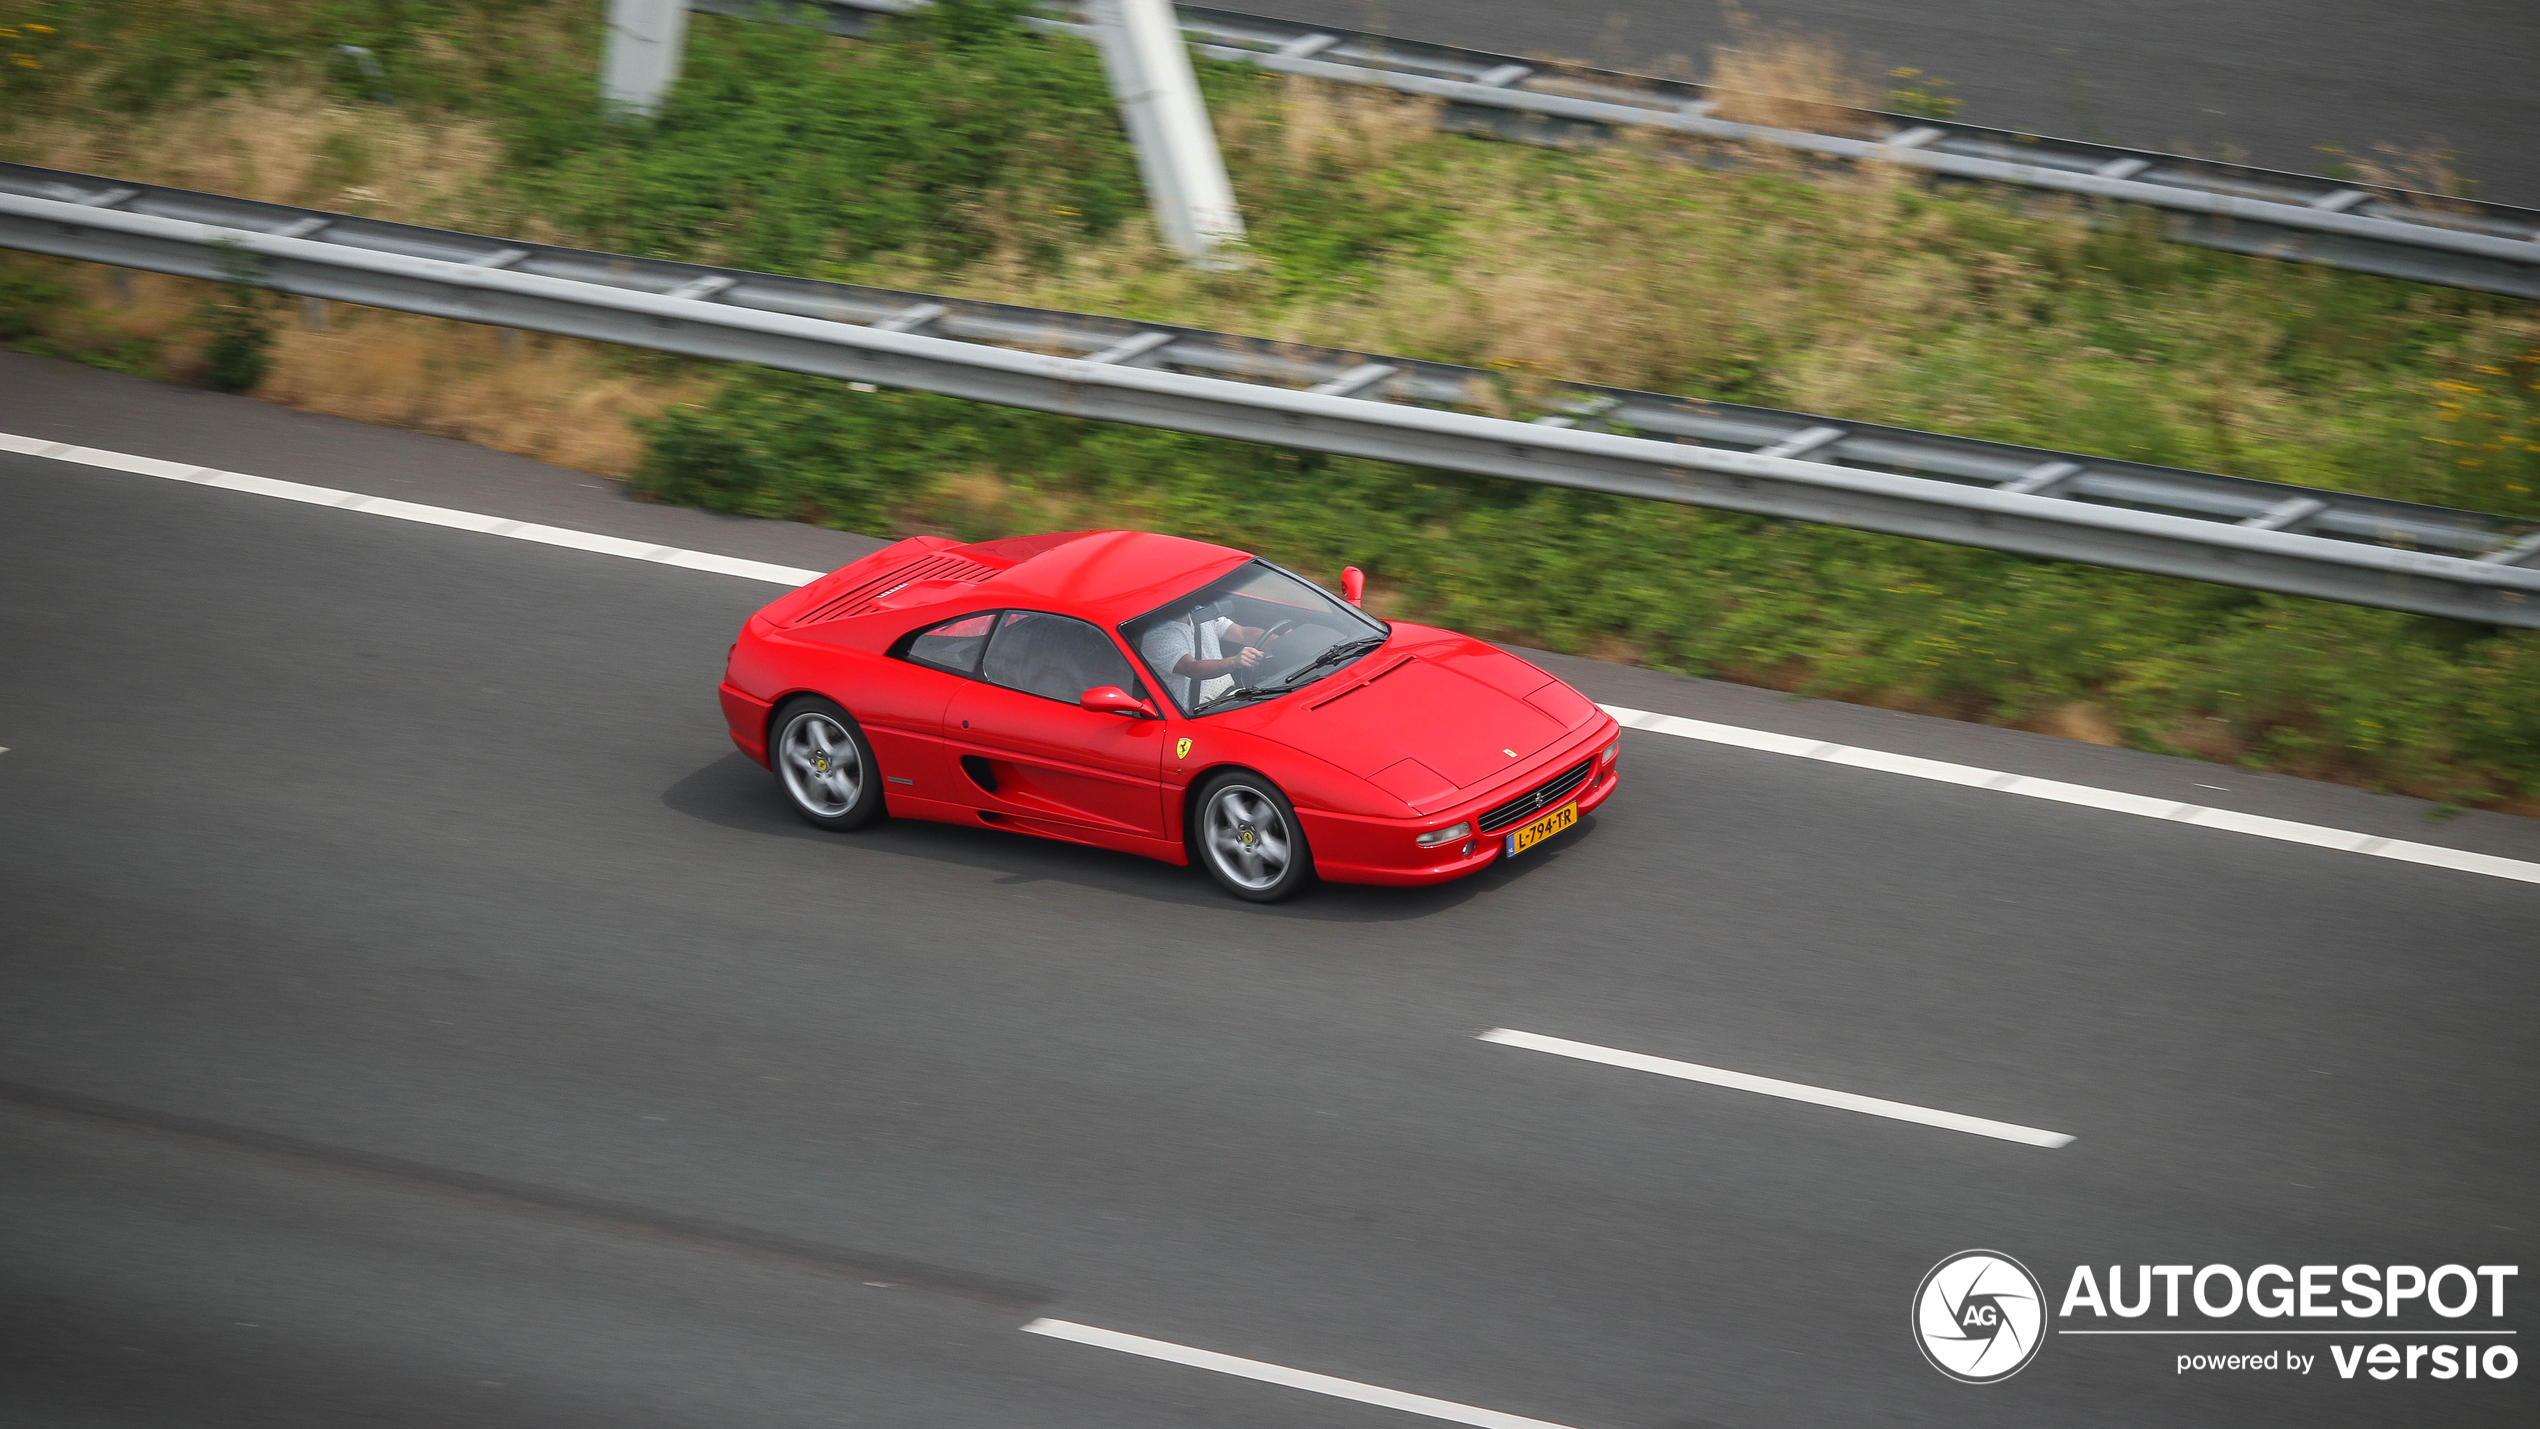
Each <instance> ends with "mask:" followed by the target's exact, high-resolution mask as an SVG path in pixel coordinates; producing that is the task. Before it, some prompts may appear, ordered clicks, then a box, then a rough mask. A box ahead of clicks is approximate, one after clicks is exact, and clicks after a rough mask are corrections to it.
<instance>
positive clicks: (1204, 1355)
mask: <svg viewBox="0 0 2540 1429" xmlns="http://www.w3.org/2000/svg"><path fill="white" fill-rule="evenodd" d="M1023 1333H1025V1334H1027V1335H1048V1336H1050V1337H1051V1338H1053V1339H1060V1340H1074V1341H1075V1342H1076V1343H1078V1344H1080V1345H1097V1346H1100V1347H1101V1348H1103V1349H1106V1350H1118V1351H1120V1352H1121V1353H1122V1354H1131V1355H1144V1356H1146V1357H1147V1358H1148V1359H1151V1360H1170V1361H1172V1362H1173V1363H1174V1364H1182V1365H1189V1366H1191V1367H1192V1368H1194V1369H1209V1370H1215V1371H1217V1372H1218V1373H1219V1374H1232V1375H1240V1376H1242V1377H1243V1378H1245V1379H1257V1380H1260V1381H1262V1382H1263V1383H1265V1384H1284V1385H1286V1386H1287V1387H1288V1388H1290V1389H1307V1390H1312V1391H1313V1392H1314V1393H1316V1394H1328V1395H1330V1396H1332V1397H1333V1398H1335V1399H1355V1400H1357V1401H1358V1402H1359V1403H1361V1404H1378V1405H1382V1406H1384V1407H1385V1408H1387V1409H1399V1410H1402V1411H1403V1412H1404V1413H1406V1414H1425V1415H1427V1416H1428V1417H1430V1418H1431V1419H1444V1420H1446V1421H1447V1422H1449V1423H1451V1424H1475V1425H1479V1426H1481V1429H1564V1426H1562V1425H1559V1424H1554V1423H1552V1422H1550V1421H1549V1420H1543V1419H1528V1418H1526V1417H1525V1416H1524V1415H1522V1414H1502V1413H1500V1412H1499V1411H1498V1410H1496V1409H1476V1408H1474V1407H1473V1406H1471V1405H1469V1404H1456V1403H1453V1402H1452V1401H1449V1400H1444V1399H1431V1398H1429V1397H1428V1396H1427V1395H1425V1394H1405V1393H1403V1392H1402V1391H1401V1390H1398V1389H1380V1388H1378V1387H1376V1386H1375V1385H1372V1384H1360V1383H1358V1382H1357V1381H1356V1380H1348V1379H1334V1378H1332V1377H1331V1376H1330V1375H1328V1374H1314V1373H1312V1372H1310V1371H1307V1370H1301V1369H1289V1368H1288V1367H1287V1366H1285V1365H1275V1364H1263V1363H1262V1362H1261V1361H1259V1360H1245V1359H1237V1358H1235V1357H1234V1356H1233V1355H1221V1354H1219V1353H1217V1352H1216V1351H1215V1350H1195V1349H1192V1348H1191V1347H1190V1346H1188V1345H1177V1344H1174V1343H1172V1342H1170V1341H1168V1340H1150V1339H1148V1338H1146V1337H1145V1336H1143V1335H1124V1334H1122V1333H1120V1332H1119V1331H1118V1330H1104V1329H1097V1328H1096V1327H1094V1326H1092V1325H1079V1324H1076V1323H1074V1322H1072V1321H1068V1320H1034V1321H1033V1322H1032V1323H1030V1324H1028V1325H1026V1326H1024V1327H1023Z"/></svg>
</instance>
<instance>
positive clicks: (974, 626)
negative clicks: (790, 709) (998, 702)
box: [848, 610, 1004, 811]
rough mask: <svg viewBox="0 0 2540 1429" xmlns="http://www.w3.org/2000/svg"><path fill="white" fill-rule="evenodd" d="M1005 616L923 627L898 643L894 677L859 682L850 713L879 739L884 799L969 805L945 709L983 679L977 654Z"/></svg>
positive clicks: (867, 733) (876, 750)
mask: <svg viewBox="0 0 2540 1429" xmlns="http://www.w3.org/2000/svg"><path fill="white" fill-rule="evenodd" d="M1003 613H1004V612H1002V611H995V610H991V611H985V612H982V613H980V614H976V615H965V616H962V617H960V618H958V619H954V620H947V621H944V622H942V623H941V624H938V625H936V626H933V627H932V628H930V629H927V630H923V631H920V632H918V633H917V634H915V635H913V636H910V637H909V638H908V639H907V640H906V641H905V642H903V644H902V646H901V647H900V648H899V651H898V660H897V661H896V662H895V668H894V670H893V676H892V678H889V679H882V680H862V681H859V682H857V683H856V685H855V688H854V695H853V703H852V705H851V707H850V708H849V710H848V713H850V714H852V715H854V716H855V717H856V722H857V723H859V724H861V725H863V726H864V736H865V738H867V739H869V740H871V741H873V756H874V759H875V761H876V762H878V763H879V764H880V765H881V766H882V778H883V791H882V792H883V794H884V796H885V797H886V798H890V799H894V800H902V801H905V800H908V799H931V800H936V801H938V802H943V803H948V804H950V805H952V806H953V807H954V808H955V809H958V808H959V807H960V806H962V805H963V804H965V803H967V802H968V799H967V798H966V792H967V787H968V786H967V784H966V782H965V781H964V780H962V779H961V778H960V771H959V770H958V768H957V767H956V766H955V764H954V762H953V756H952V755H951V754H950V753H948V752H947V751H946V750H945V748H944V720H945V716H944V710H945V707H946V706H948V705H949V704H951V703H952V699H953V697H954V696H955V695H957V694H959V693H960V692H961V691H963V690H965V689H968V688H969V687H970V685H971V683H972V682H973V681H974V680H976V679H977V678H978V672H979V657H980V656H981V655H982V654H984V653H986V651H987V648H988V636H989V634H990V633H991V632H992V631H993V630H995V628H996V622H997V617H998V616H999V615H1001V614H1003ZM904 811H906V810H905V808H904Z"/></svg>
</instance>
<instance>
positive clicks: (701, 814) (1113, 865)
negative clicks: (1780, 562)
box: [661, 753, 1596, 923]
mask: <svg viewBox="0 0 2540 1429" xmlns="http://www.w3.org/2000/svg"><path fill="white" fill-rule="evenodd" d="M661 802H662V805H663V806H664V807H665V808H668V809H670V810H671V811H672V812H674V813H678V814H682V815H685V816H686V817H688V818H692V819H698V820H702V821H704V822H706V823H710V824H715V825H719V826H720V827H723V828H727V829H732V830H736V831H738V832H741V833H745V834H749V835H752V836H755V837H761V838H771V839H787V840H798V841H802V842H806V843H812V844H819V845H824V846H828V847H834V848H839V849H842V850H849V851H855V850H870V851H874V852H888V853H891V854H894V855H897V856H899V857H903V858H916V859H923V860H925V861H927V862H930V863H940V864H946V865H951V866H955V867H961V868H975V869H982V870H985V871H987V872H990V873H996V874H1000V875H1003V876H1002V877H999V878H998V879H997V883H998V884H999V885H1000V886H1004V887H1018V886H1023V885H1029V884H1034V883H1063V884H1072V885H1075V886H1077V887H1081V888H1090V889H1097V890H1100V891H1102V892H1105V893H1115V894H1120V895H1122V896H1125V897H1130V898H1139V899H1145V900H1147V901H1149V902H1155V903H1168V904H1173V905H1176V906H1179V907H1188V908H1203V909H1218V910H1224V911H1229V912H1242V913H1245V914H1248V915H1251V916H1256V917H1264V918H1281V919H1290V920H1296V921H1302V922H1326V923H1392V922H1401V921H1404V920H1407V919H1412V918H1423V917H1427V916H1428V915H1430V914H1433V913H1441V912H1444V911H1446V910H1448V909H1451V908H1455V907H1458V906H1460V905H1462V904H1464V903H1467V902H1469V901H1471V900H1473V899H1476V898H1480V897H1484V896H1487V895H1489V894H1492V893H1495V892H1497V891H1499V890H1500V889H1502V888H1506V887H1509V886H1511V885H1514V884H1516V883H1519V882H1522V881H1524V880H1526V879H1528V878H1532V877H1534V876H1536V875H1537V874H1538V873H1539V872H1541V871H1542V870H1546V869H1549V868H1551V867H1552V866H1554V865H1555V864H1558V863H1560V862H1562V861H1563V858H1564V856H1565V855H1566V854H1567V853H1568V852H1569V851H1570V850H1571V849H1573V848H1575V847H1576V846H1577V845H1578V843H1579V841H1580V840H1581V839H1582V838H1583V837H1584V836H1585V835H1586V833H1587V832H1588V831H1589V830H1590V829H1591V828H1593V827H1594V826H1595V824H1596V816H1595V815H1593V814H1590V815H1587V816H1585V817H1583V818H1581V819H1580V820H1579V822H1578V824H1577V826H1575V827H1573V828H1571V829H1569V830H1566V831H1565V832H1563V833H1561V834H1559V835H1557V836H1556V837H1554V838H1552V839H1550V840H1548V841H1547V842H1545V843H1543V844H1541V845H1539V846H1537V847H1536V848H1534V849H1530V850H1528V851H1527V853H1526V856H1525V857H1524V858H1522V859H1517V860H1515V861H1511V862H1501V863H1495V864H1492V865H1491V866H1490V867H1488V868H1485V869H1483V870H1482V871H1481V872H1479V873H1476V874H1473V875H1471V876H1470V877H1466V878H1460V879H1457V880H1456V881H1455V882H1453V883H1444V884H1439V885H1436V886H1434V887H1430V888H1378V887H1369V886H1365V885H1360V884H1347V883H1325V884H1318V885H1316V886H1315V887H1313V888H1310V889H1308V890H1306V891H1305V892H1304V893H1302V894H1300V895H1298V896H1297V897H1295V898H1293V899H1290V900H1289V901H1287V902H1285V903H1272V904H1266V905H1263V904H1246V903H1243V902H1242V901H1240V900H1238V899H1236V898H1233V897H1231V896H1229V895H1228V894H1226V893H1225V892H1224V891H1223V890H1222V889H1220V888H1218V886H1217V885H1216V883H1215V882H1213V881H1212V880H1211V879H1210V878H1209V876H1208V874H1207V873H1206V872H1205V871H1204V870H1202V869H1198V868H1175V867H1174V866H1172V865H1171V864H1167V863H1158V862H1156V861H1155V860H1153V859H1146V858H1139V857H1137V856H1136V855H1134V854H1126V853H1114V852H1111V851H1110V850H1108V849H1097V848H1087V847H1085V846H1083V845H1081V844H1067V843H1060V842H1058V841H1056V840H1054V839H1040V838H1033V837H1030V836H1029V835H1024V834H1010V833H1002V832H999V831H997V830H995V829H985V828H981V829H968V828H960V827H956V826H954V825H952V824H938V823H930V822H926V821H923V820H918V819H888V820H885V821H883V822H882V823H880V824H878V825H875V826H874V827H872V828H868V829H864V830H860V831H858V832H856V833H852V834H836V833H827V832H824V831H822V830H819V829H815V828H813V827H811V826H810V825H808V824H806V823H804V822H803V821H802V820H801V819H798V818H796V817H795V816H794V813H793V810H791V809H790V808H788V807H787V806H786V804H785V801H784V798H783V796H782V795H781V794H779V793H778V792H777V789H776V787H775V785H774V783H773V781H771V780H770V778H769V777H768V773H767V771H766V770H764V769H761V768H759V767H758V766H757V765H756V764H753V763H751V762H750V761H749V759H748V758H746V757H745V756H743V755H741V754H739V753H732V754H727V755H725V756H723V757H722V758H720V759H717V760H715V761H714V762H713V763H711V764H708V765H706V766H705V767H703V768H701V769H699V770H697V771H696V772H695V773H693V774H689V775H687V776H685V777H684V778H682V779H680V780H679V781H678V782H677V783H674V784H672V785H671V786H670V787H669V788H667V789H665V790H663V791H662V795H661Z"/></svg>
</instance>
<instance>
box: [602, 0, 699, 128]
mask: <svg viewBox="0 0 2540 1429" xmlns="http://www.w3.org/2000/svg"><path fill="white" fill-rule="evenodd" d="M687 43H688V0H609V32H608V42H607V44H606V46H605V48H604V49H603V50H602V51H601V56H600V108H601V110H602V111H603V112H604V113H607V114H609V115H611V116H618V115H630V114H631V115H643V116H647V117H649V116H651V115H654V114H658V113H660V112H661V104H662V100H663V99H664V98H665V97H666V96H667V95H668V94H669V93H670V87H671V85H673V84H675V83H677V82H678V79H679V58H680V54H681V52H682V51H683V50H685V49H686V47H687Z"/></svg>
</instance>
